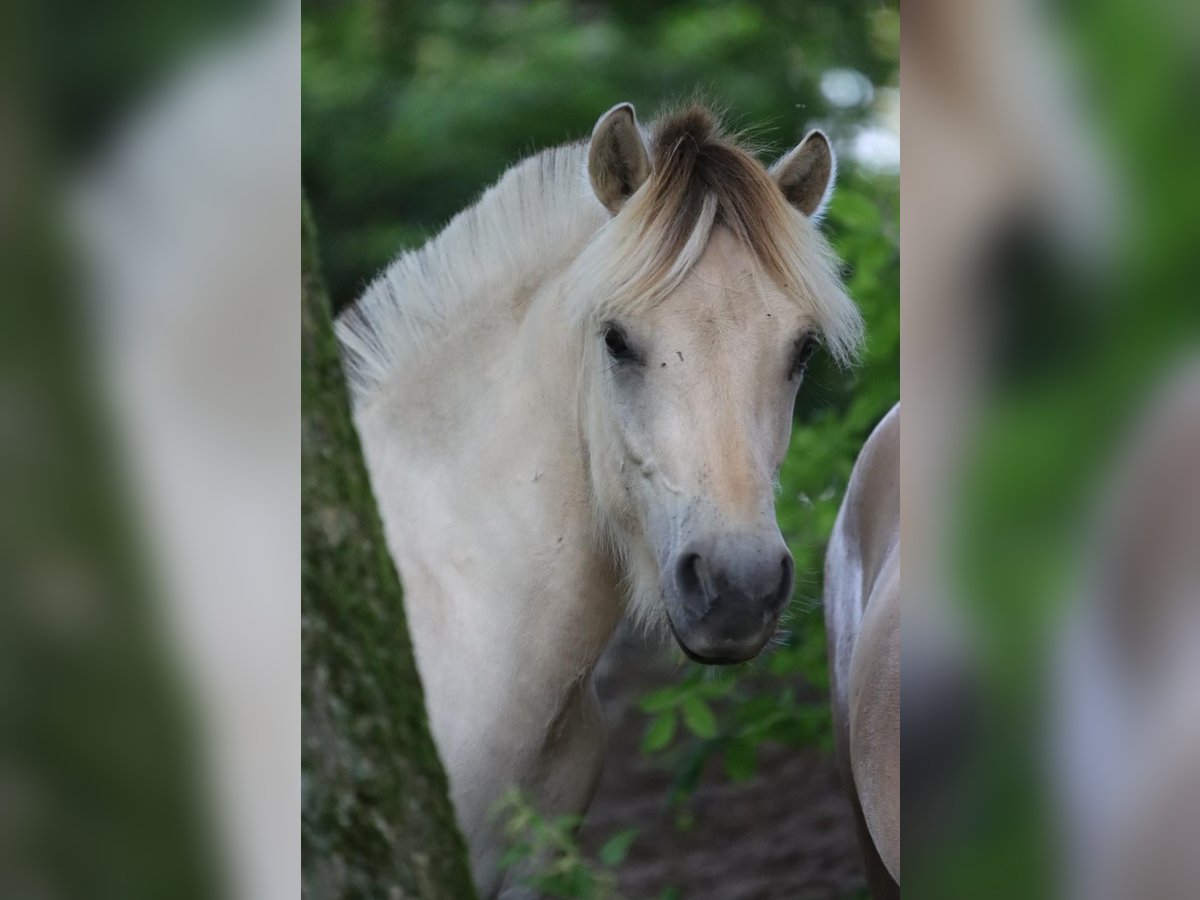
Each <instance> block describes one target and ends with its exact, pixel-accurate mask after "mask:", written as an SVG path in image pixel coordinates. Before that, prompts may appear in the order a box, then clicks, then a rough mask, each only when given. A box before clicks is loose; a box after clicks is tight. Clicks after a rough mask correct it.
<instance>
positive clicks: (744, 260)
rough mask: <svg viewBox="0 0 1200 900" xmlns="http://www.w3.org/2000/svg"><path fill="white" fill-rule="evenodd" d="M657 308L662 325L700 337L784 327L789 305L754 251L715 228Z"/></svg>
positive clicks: (790, 310)
mask: <svg viewBox="0 0 1200 900" xmlns="http://www.w3.org/2000/svg"><path fill="white" fill-rule="evenodd" d="M659 313H660V316H661V321H662V324H664V325H665V326H666V327H668V328H670V327H679V328H683V329H686V330H687V331H690V332H694V333H695V334H696V335H697V336H698V337H701V338H707V337H712V336H714V335H717V334H720V333H725V332H729V331H735V332H736V333H738V334H740V335H742V336H745V337H749V336H751V335H754V334H758V335H767V334H770V333H773V332H775V331H777V330H778V329H779V328H781V327H786V326H787V324H788V322H789V321H790V318H791V317H792V315H793V313H794V305H793V304H791V303H789V302H788V301H787V300H786V298H785V297H784V295H783V293H782V292H781V291H780V290H779V289H778V288H777V287H776V286H775V285H774V284H773V283H771V281H770V280H769V279H767V278H766V277H765V276H764V275H763V272H762V269H761V267H760V266H759V265H758V261H757V260H756V259H755V257H754V254H753V253H752V252H751V251H750V250H749V249H747V248H746V247H745V246H743V245H742V244H740V243H739V242H738V241H737V240H736V239H735V238H734V237H733V236H732V235H731V234H730V233H729V232H728V230H727V229H724V228H717V229H716V230H714V231H713V235H712V238H711V239H710V240H709V243H708V246H707V247H706V248H705V251H704V253H703V254H702V255H701V257H700V259H699V260H698V261H697V262H696V265H695V266H694V267H693V268H692V270H691V271H690V272H689V273H688V274H687V276H686V277H685V278H684V280H683V281H682V282H681V283H680V285H679V287H678V288H677V289H676V290H675V292H674V294H673V295H672V296H671V298H670V299H669V300H668V302H666V303H664V304H663V305H662V306H661V307H660V309H659Z"/></svg>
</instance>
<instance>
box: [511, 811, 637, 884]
mask: <svg viewBox="0 0 1200 900" xmlns="http://www.w3.org/2000/svg"><path fill="white" fill-rule="evenodd" d="M494 814H495V815H496V816H497V817H498V818H499V819H500V820H501V822H502V823H503V828H504V834H505V837H506V838H507V839H508V842H509V849H508V851H507V852H506V853H505V854H504V857H503V858H502V859H501V861H500V867H501V868H503V869H513V870H515V871H516V872H518V873H519V874H520V879H519V880H520V883H521V884H522V885H523V886H525V887H530V888H533V889H534V890H536V891H538V892H539V894H542V895H543V896H546V897H553V898H562V900H620V895H619V894H618V893H617V878H616V874H615V869H616V867H617V866H619V865H620V864H621V863H622V861H624V859H625V856H626V854H628V852H629V848H630V847H631V846H632V844H633V842H634V840H635V839H636V838H637V833H638V831H637V829H636V828H626V829H624V830H622V831H619V832H617V833H616V834H615V835H613V836H612V837H611V838H609V839H608V841H607V842H606V843H605V844H604V846H602V847H601V848H600V852H599V854H598V856H599V859H598V860H589V859H588V858H587V857H585V856H584V854H583V851H582V850H580V848H579V844H578V842H577V841H576V839H575V832H576V829H577V828H578V827H579V823H580V817H579V816H554V817H553V818H547V817H545V816H543V815H541V814H540V813H539V812H538V811H537V810H536V809H534V808H533V806H532V804H531V803H530V802H529V801H528V800H527V799H526V798H525V797H524V796H523V795H522V794H521V793H520V792H519V791H517V790H510V791H509V792H508V793H507V794H505V796H504V797H503V798H502V799H501V800H500V802H499V803H498V804H497V806H496V810H495V813H494Z"/></svg>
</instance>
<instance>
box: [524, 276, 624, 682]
mask: <svg viewBox="0 0 1200 900" xmlns="http://www.w3.org/2000/svg"><path fill="white" fill-rule="evenodd" d="M564 299H565V298H564V291H563V285H562V276H561V275H559V276H556V277H554V278H552V279H550V280H549V281H548V282H547V283H546V284H545V285H544V286H543V287H542V289H541V290H539V291H538V292H537V293H536V295H535V297H534V299H533V300H532V301H531V302H530V305H529V307H528V310H527V313H526V315H525V317H524V318H523V320H522V322H521V325H520V327H519V328H518V329H517V333H516V335H515V337H514V349H515V361H516V362H515V366H514V369H515V377H514V379H513V385H512V390H513V391H514V393H515V395H516V396H518V397H520V405H521V407H522V408H523V409H524V410H526V411H527V415H526V416H524V417H519V418H518V420H517V421H516V422H511V423H509V424H508V427H509V428H512V429H513V430H514V431H515V432H516V433H518V434H520V435H521V443H522V445H523V446H524V447H526V448H527V453H528V456H527V457H525V460H524V461H522V458H521V456H520V455H515V456H514V458H513V464H514V467H515V468H514V471H513V472H512V475H513V478H512V479H511V480H512V483H513V484H516V485H523V486H522V487H521V488H518V489H515V490H514V491H512V502H513V504H514V506H515V507H516V508H518V509H519V510H521V512H522V515H523V518H524V517H525V516H527V517H528V518H527V521H530V522H532V523H534V527H533V528H532V529H531V531H530V537H531V546H530V551H531V558H532V559H533V560H537V561H538V563H539V564H540V567H541V569H542V573H541V574H542V577H541V578H540V579H538V580H539V582H540V583H539V584H538V585H536V590H535V592H534V594H533V595H532V596H530V597H528V598H527V600H528V602H527V605H526V607H525V611H526V613H527V614H528V616H529V618H528V619H527V620H526V622H525V626H526V627H527V629H528V634H529V639H530V640H531V641H534V642H537V641H541V640H543V639H550V640H551V642H552V643H554V644H557V645H558V646H559V647H560V648H561V649H562V650H563V653H562V654H561V656H562V662H563V664H567V665H570V666H572V667H573V668H575V669H576V670H577V672H578V673H582V672H583V670H584V669H586V670H587V672H588V673H590V670H591V667H592V666H593V665H594V664H595V662H596V660H597V659H598V658H599V655H600V653H601V652H602V651H603V649H604V646H605V644H606V643H607V642H608V639H609V638H610V637H611V635H612V632H613V630H614V629H615V627H616V624H617V622H618V621H619V619H620V617H621V614H622V611H623V601H622V594H621V586H620V575H619V572H618V570H617V568H616V566H615V564H614V563H613V560H612V557H611V554H610V553H609V551H608V548H607V546H606V544H605V542H604V541H603V540H602V539H601V537H600V533H601V532H600V529H599V528H598V527H597V523H596V522H595V510H594V507H593V503H592V489H591V484H590V477H589V473H588V468H587V448H586V446H585V437H584V434H583V430H582V425H581V416H580V399H581V390H580V388H581V385H580V379H581V377H582V374H581V373H582V366H581V365H580V362H579V356H580V353H581V352H582V350H583V338H582V336H581V335H580V334H579V333H578V326H577V325H573V324H571V323H570V321H569V318H568V314H567V312H566V310H565V303H564ZM539 635H540V636H539Z"/></svg>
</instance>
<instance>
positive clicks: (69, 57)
mask: <svg viewBox="0 0 1200 900" xmlns="http://www.w3.org/2000/svg"><path fill="white" fill-rule="evenodd" d="M72 7H73V8H71V9H63V10H61V11H60V12H59V16H60V19H61V20H60V21H55V20H54V18H53V17H50V18H49V20H48V19H47V17H46V16H45V14H46V13H47V12H50V10H48V9H47V8H46V7H45V6H44V5H43V6H42V7H39V8H38V9H36V10H24V11H18V15H17V16H16V17H15V21H16V22H17V23H18V24H21V25H28V26H29V27H30V28H31V29H34V30H31V31H29V32H24V31H21V30H19V29H18V30H17V31H9V32H8V33H7V35H6V37H7V38H8V39H9V40H8V41H6V42H5V46H6V48H7V50H6V52H5V54H4V58H5V66H4V76H5V81H4V83H3V96H4V97H5V98H6V99H8V100H10V101H11V102H8V103H5V104H4V109H5V113H4V115H5V116H6V125H5V126H4V127H3V134H4V138H3V140H2V142H0V143H3V148H4V157H3V160H2V162H0V165H2V166H3V168H2V169H0V181H2V184H3V189H0V204H2V205H0V217H2V218H0V242H2V245H0V246H2V251H0V252H2V254H3V256H2V258H3V261H4V268H5V275H6V278H5V280H6V283H7V285H8V290H7V291H5V302H4V303H3V304H0V310H2V312H0V347H2V361H0V485H3V487H2V489H0V493H2V496H3V498H4V499H3V500H2V501H0V572H2V573H3V574H0V585H2V587H0V595H2V597H3V601H2V603H3V605H2V606H0V660H2V663H0V734H3V735H4V737H3V738H2V739H0V896H4V897H13V898H26V897H30V898H33V897H88V898H104V897H112V898H142V897H144V898H159V897H197V898H200V897H213V896H226V895H230V894H232V895H234V896H239V897H255V898H259V897H262V898H285V897H288V898H290V897H296V896H298V895H299V893H300V891H299V877H300V860H299V820H300V812H299V811H300V775H299V773H300V765H299V761H300V715H299V700H298V698H299V693H298V685H299V648H300V640H299V627H298V624H299V622H298V619H299V617H298V611H299V606H298V602H297V601H298V596H299V571H300V569H299V556H298V547H299V543H298V535H299V530H298V525H299V522H298V515H299V478H298V475H299V456H298V444H299V437H300V436H299V424H298V423H299V397H298V390H297V383H298V382H297V370H298V358H299V349H298V346H299V342H298V338H299V306H298V296H299V291H298V286H299V247H298V243H297V236H298V230H299V215H300V203H299V190H298V187H299V137H300V135H299V130H300V129H299V126H300V121H299V84H298V79H299V27H298V16H297V15H296V13H295V10H286V9H268V10H264V9H259V10H258V11H254V10H252V9H250V8H249V7H247V8H245V9H241V10H239V11H236V12H235V7H234V6H232V5H228V4H220V3H217V4H201V3H180V4H169V5H167V6H164V7H162V8H161V9H143V8H140V7H139V8H137V9H135V8H133V7H132V6H131V5H130V4H118V5H117V8H116V9H104V10H100V9H97V10H96V11H94V12H93V11H92V10H90V9H88V8H76V7H75V5H72ZM20 12H27V13H29V14H28V15H26V16H22V15H21V14H20ZM39 28H42V29H45V30H42V31H38V30H36V29H39ZM8 51H11V52H8ZM12 117H15V118H12Z"/></svg>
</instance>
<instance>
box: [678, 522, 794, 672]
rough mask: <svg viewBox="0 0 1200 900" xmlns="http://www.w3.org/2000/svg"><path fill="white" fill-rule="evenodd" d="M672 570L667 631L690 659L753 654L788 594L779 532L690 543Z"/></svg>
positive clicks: (788, 571) (787, 563)
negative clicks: (766, 535)
mask: <svg viewBox="0 0 1200 900" xmlns="http://www.w3.org/2000/svg"><path fill="white" fill-rule="evenodd" d="M672 569H673V571H672V573H671V578H670V581H669V583H668V584H667V585H665V586H664V587H665V590H664V594H665V595H666V606H667V617H668V619H669V621H670V624H671V632H672V633H673V634H674V635H675V640H676V641H677V642H678V643H679V646H680V648H681V649H682V650H683V652H684V653H685V654H687V656H688V658H689V659H692V660H694V661H695V662H699V663H704V664H706V665H729V664H732V663H739V662H744V661H746V660H748V659H753V658H754V657H755V656H757V655H758V653H759V651H760V650H762V648H763V647H764V646H766V643H767V641H769V640H770V639H771V635H773V634H774V633H775V628H776V626H777V625H778V624H779V616H780V614H781V613H782V612H783V610H784V608H785V607H786V606H787V603H788V600H789V599H790V598H791V595H792V583H793V579H794V566H793V563H792V555H791V554H790V553H789V552H788V550H787V546H786V545H785V544H784V543H783V538H782V537H781V536H779V535H778V534H776V535H775V536H774V537H773V539H769V540H763V539H762V538H760V537H757V536H753V537H751V536H745V535H733V536H721V537H716V538H713V539H710V540H708V541H703V542H699V541H697V542H693V543H692V544H690V545H689V546H687V547H686V548H685V549H684V550H683V552H681V553H680V554H679V555H678V556H677V557H676V559H675V561H674V565H673V566H672Z"/></svg>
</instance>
